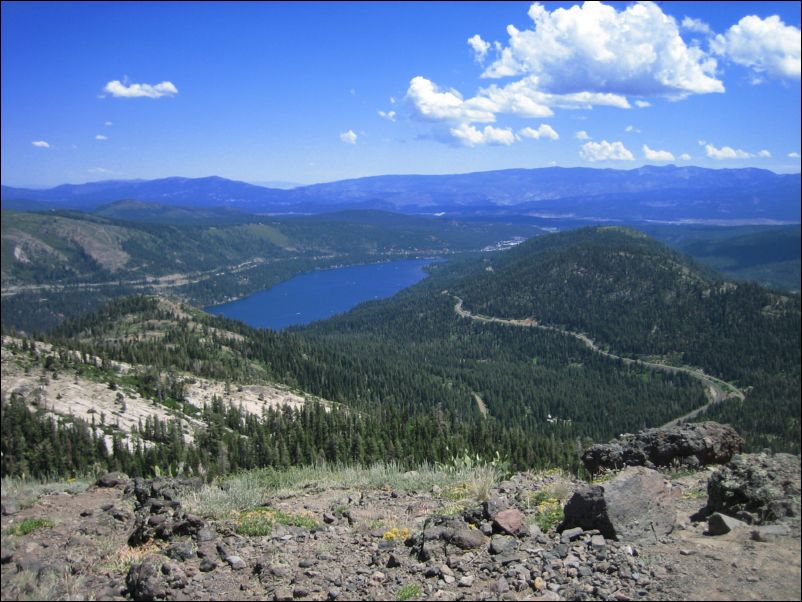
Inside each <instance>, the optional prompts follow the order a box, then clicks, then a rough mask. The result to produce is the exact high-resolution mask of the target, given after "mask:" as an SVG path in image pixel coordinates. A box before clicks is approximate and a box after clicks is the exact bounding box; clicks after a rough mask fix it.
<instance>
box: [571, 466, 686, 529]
mask: <svg viewBox="0 0 802 602" xmlns="http://www.w3.org/2000/svg"><path fill="white" fill-rule="evenodd" d="M675 521H676V504H675V500H674V496H673V494H672V492H671V489H670V485H669V484H668V483H667V482H666V480H665V479H664V478H663V476H662V475H660V473H658V472H656V471H654V470H651V469H648V468H644V467H640V466H638V467H630V468H627V469H625V470H624V471H623V472H621V473H620V474H619V475H618V476H617V477H616V478H614V479H613V480H612V481H610V482H609V483H605V484H604V485H593V486H590V487H586V488H585V489H582V490H580V491H577V492H576V493H575V494H574V495H573V496H572V497H571V499H570V500H568V503H567V504H566V506H565V520H564V521H563V523H562V524H561V525H560V528H559V530H560V531H564V530H566V529H569V528H571V527H582V528H583V529H585V530H586V531H589V530H592V529H598V530H599V531H600V532H601V534H602V535H604V536H605V537H607V538H611V539H619V540H626V541H629V542H634V543H638V542H642V541H646V542H653V541H655V539H656V538H659V537H661V536H663V535H666V534H668V533H670V532H671V531H672V530H673V529H674V524H675Z"/></svg>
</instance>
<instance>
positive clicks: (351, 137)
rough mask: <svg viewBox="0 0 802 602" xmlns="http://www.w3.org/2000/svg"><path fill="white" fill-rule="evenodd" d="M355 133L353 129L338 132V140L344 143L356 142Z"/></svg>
mask: <svg viewBox="0 0 802 602" xmlns="http://www.w3.org/2000/svg"><path fill="white" fill-rule="evenodd" d="M356 139H357V135H356V132H354V130H348V131H347V132H343V133H342V134H340V140H342V141H343V142H345V143H346V144H356Z"/></svg>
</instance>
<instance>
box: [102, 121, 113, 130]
mask: <svg viewBox="0 0 802 602" xmlns="http://www.w3.org/2000/svg"><path fill="white" fill-rule="evenodd" d="M103 125H105V126H106V127H107V128H110V127H111V126H113V125H114V124H113V123H112V122H111V121H107V122H106V123H104V124H103Z"/></svg>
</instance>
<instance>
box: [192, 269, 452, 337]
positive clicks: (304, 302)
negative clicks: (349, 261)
mask: <svg viewBox="0 0 802 602" xmlns="http://www.w3.org/2000/svg"><path fill="white" fill-rule="evenodd" d="M435 261H437V260H436V259H405V260H401V261H391V262H387V263H373V264H368V265H355V266H349V267H345V268H335V269H330V270H317V271H314V272H307V273H305V274H299V275H298V276H295V277H294V278H291V279H290V280H287V281H286V282H282V283H280V284H277V285H276V286H274V287H273V288H270V289H267V290H264V291H259V292H258V293H254V294H252V295H250V296H248V297H245V298H243V299H238V300H237V301H231V302H230V303H223V304H222V305H214V306H210V307H206V308H204V310H205V311H207V312H209V313H210V314H214V315H218V316H225V317H227V318H232V319H234V320H240V321H241V322H245V323H246V324H248V325H249V326H253V327H256V328H270V329H272V330H281V329H282V328H287V327H288V326H294V325H299V324H309V323H310V322H314V321H315V320H325V319H326V318H330V317H331V316H333V315H335V314H339V313H342V312H345V311H348V310H349V309H351V308H352V307H354V306H355V305H358V304H359V303H362V302H363V301H372V300H374V299H384V298H386V297H391V296H393V295H394V294H395V293H397V292H398V291H400V290H401V289H404V288H407V287H408V286H412V285H413V284H415V283H416V282H418V281H420V280H423V279H424V278H425V277H426V276H427V274H426V272H425V271H424V270H423V268H424V267H425V266H427V265H429V264H431V263H434V262H435Z"/></svg>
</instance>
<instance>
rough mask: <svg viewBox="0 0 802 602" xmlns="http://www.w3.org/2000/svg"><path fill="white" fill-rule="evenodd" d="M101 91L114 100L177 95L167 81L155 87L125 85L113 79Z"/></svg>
mask: <svg viewBox="0 0 802 602" xmlns="http://www.w3.org/2000/svg"><path fill="white" fill-rule="evenodd" d="M103 91H104V92H106V93H107V94H111V95H112V96H114V97H116V98H161V97H162V96H175V95H176V94H178V88H176V87H175V85H174V84H173V83H172V82H169V81H164V82H162V83H160V84H156V85H151V84H130V85H126V84H124V83H123V82H121V81H119V80H116V79H115V80H113V81H110V82H109V83H107V84H106V86H105V87H104V88H103Z"/></svg>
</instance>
